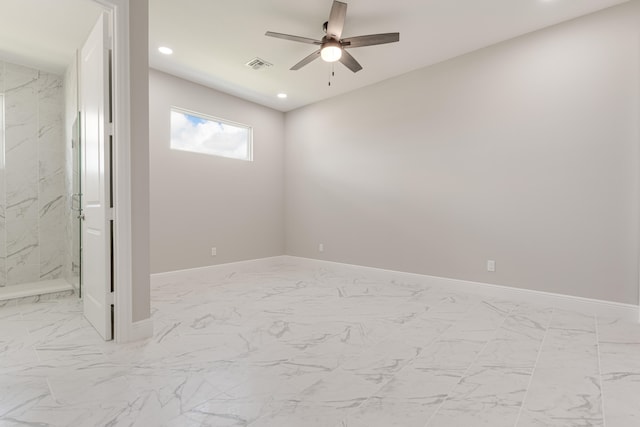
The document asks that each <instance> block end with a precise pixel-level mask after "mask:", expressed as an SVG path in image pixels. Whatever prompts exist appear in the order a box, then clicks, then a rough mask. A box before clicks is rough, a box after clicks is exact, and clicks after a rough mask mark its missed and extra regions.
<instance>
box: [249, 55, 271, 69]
mask: <svg viewBox="0 0 640 427" xmlns="http://www.w3.org/2000/svg"><path fill="white" fill-rule="evenodd" d="M245 65H246V66H247V67H250V68H253V69H254V70H261V69H263V68H268V67H271V66H272V65H273V64H271V63H270V62H267V61H265V60H264V59H260V58H258V57H256V58H253V59H252V60H251V61H249V62H247V63H246V64H245Z"/></svg>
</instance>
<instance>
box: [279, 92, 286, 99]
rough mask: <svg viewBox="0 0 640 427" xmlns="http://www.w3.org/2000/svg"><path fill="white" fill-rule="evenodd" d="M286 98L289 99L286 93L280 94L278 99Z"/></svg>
mask: <svg viewBox="0 0 640 427" xmlns="http://www.w3.org/2000/svg"><path fill="white" fill-rule="evenodd" d="M286 97H287V94H286V93H279V94H278V98H280V99H285V98H286Z"/></svg>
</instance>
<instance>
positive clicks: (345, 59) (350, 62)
mask: <svg viewBox="0 0 640 427" xmlns="http://www.w3.org/2000/svg"><path fill="white" fill-rule="evenodd" d="M340 62H342V64H344V66H345V67H347V68H348V69H350V70H351V71H353V72H354V73H357V72H358V71H360V70H362V65H360V64H359V63H358V61H356V58H354V57H353V56H351V54H350V53H349V52H347V51H346V50H344V49H342V56H341V57H340Z"/></svg>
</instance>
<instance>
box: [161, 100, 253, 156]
mask: <svg viewBox="0 0 640 427" xmlns="http://www.w3.org/2000/svg"><path fill="white" fill-rule="evenodd" d="M249 140H250V129H247V128H241V127H237V126H233V125H229V124H226V123H220V122H216V121H212V120H206V119H202V118H200V117H195V116H191V115H189V114H186V113H182V112H179V111H174V110H172V111H171V148H173V149H176V150H185V151H193V152H196V153H203V154H213V155H217V156H223V157H231V158H234V159H243V160H248V159H249Z"/></svg>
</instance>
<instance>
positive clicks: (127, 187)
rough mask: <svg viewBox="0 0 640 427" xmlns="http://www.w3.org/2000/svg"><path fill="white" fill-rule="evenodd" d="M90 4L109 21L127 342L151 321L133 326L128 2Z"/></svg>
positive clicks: (119, 311) (118, 314) (122, 335)
mask: <svg viewBox="0 0 640 427" xmlns="http://www.w3.org/2000/svg"><path fill="white" fill-rule="evenodd" d="M93 1H94V2H96V3H98V4H100V5H101V6H103V7H105V8H106V9H108V10H109V11H110V12H111V18H112V19H111V25H112V37H113V41H112V48H113V99H114V106H113V114H114V141H115V144H114V160H113V161H114V169H113V182H114V187H115V188H114V199H115V200H114V211H115V213H114V220H115V221H114V240H115V241H114V252H115V253H114V276H115V277H114V279H115V304H114V305H115V340H116V341H117V342H128V341H134V340H139V339H143V338H146V337H148V336H151V334H152V333H153V324H152V323H151V319H145V320H144V321H141V322H136V323H133V311H132V300H133V280H132V266H131V253H132V251H131V247H132V242H131V122H130V117H131V114H130V112H131V87H130V81H131V77H130V61H129V0H93ZM147 323H151V326H148V325H146V324H147Z"/></svg>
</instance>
